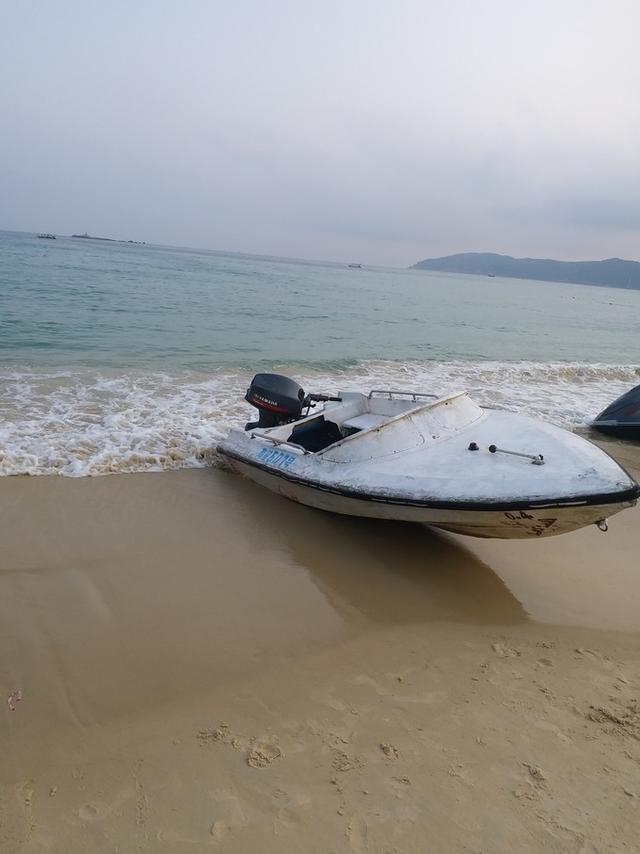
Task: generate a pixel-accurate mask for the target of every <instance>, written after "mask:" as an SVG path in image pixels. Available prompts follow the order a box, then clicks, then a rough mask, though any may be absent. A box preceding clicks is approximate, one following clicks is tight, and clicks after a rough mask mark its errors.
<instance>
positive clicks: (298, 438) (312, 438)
mask: <svg viewBox="0 0 640 854" xmlns="http://www.w3.org/2000/svg"><path fill="white" fill-rule="evenodd" d="M340 439H342V433H341V432H340V428H339V427H338V425H337V424H335V423H334V422H333V421H327V420H326V419H325V417H324V415H321V416H320V417H319V418H314V419H313V421H309V422H308V423H306V424H300V425H299V426H298V427H294V428H293V430H292V431H291V435H290V436H289V438H288V439H287V442H294V443H295V444H296V445H300V446H301V447H303V448H304V449H305V451H311V452H312V453H315V452H316V451H322V450H323V448H328V447H329V445H333V443H334V442H339V441H340Z"/></svg>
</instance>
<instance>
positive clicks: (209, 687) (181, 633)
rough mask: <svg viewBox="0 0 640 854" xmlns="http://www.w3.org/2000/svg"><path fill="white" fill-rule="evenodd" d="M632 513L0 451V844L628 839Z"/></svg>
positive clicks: (635, 571) (636, 710) (625, 453)
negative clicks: (472, 535)
mask: <svg viewBox="0 0 640 854" xmlns="http://www.w3.org/2000/svg"><path fill="white" fill-rule="evenodd" d="M608 449H609V450H610V451H612V450H613V452H614V453H615V454H616V455H618V456H619V457H620V458H621V459H622V460H623V462H624V463H625V464H626V465H627V467H630V468H634V470H635V471H636V473H637V472H638V470H639V469H640V452H639V450H638V449H637V448H633V447H632V446H629V445H622V444H616V443H612V444H611V445H609V446H608ZM639 523H640V510H638V509H637V508H636V509H634V510H630V511H626V512H625V513H623V514H620V515H619V516H617V517H615V518H614V519H613V520H612V522H611V528H610V531H609V533H608V534H606V535H605V534H602V533H600V532H598V531H597V530H595V529H593V530H587V531H583V532H578V533H576V534H570V535H565V536H564V537H559V538H551V539H549V540H544V541H535V542H520V543H503V542H497V541H477V540H470V539H464V538H461V537H457V538H456V537H451V536H443V535H439V534H435V533H433V532H430V531H428V530H426V529H424V528H421V527H420V526H417V525H408V524H380V523H377V522H370V521H367V520H357V519H347V518H341V517H334V516H331V515H329V514H323V513H321V512H319V511H314V510H310V509H308V508H305V507H301V506H299V505H295V504H292V503H289V502H287V501H285V500H284V499H280V498H277V497H275V496H272V495H271V494H269V493H267V492H264V491H262V490H260V489H259V488H258V487H254V486H253V485H251V484H248V483H244V482H242V481H240V480H239V479H237V478H235V477H233V476H231V475H229V474H226V473H224V472H221V471H218V470H197V471H182V472H171V473H163V474H143V475H118V476H113V477H106V478H95V479H81V480H70V479H63V478H33V479H30V478H5V479H0V534H1V540H0V698H1V699H2V708H1V709H0V851H2V852H3V854H4V852H10V854H14V852H34V854H35V852H54V853H55V852H60V853H61V854H75V852H79V853H80V852H81V853H82V854H87V852H114V854H115V852H122V854H128V852H185V854H186V852H200V851H203V852H205V851H214V850H219V851H223V852H230V854H233V852H243V854H245V852H261V854H262V852H265V854H269V852H312V853H313V854H315V852H318V854H320V852H322V854H330V852H335V854H341V853H342V852H381V854H386V853H387V852H388V854H390V852H399V854H404V852H421V854H422V852H438V854H440V852H442V854H447V852H474V854H480V852H483V854H503V852H504V854H507V853H508V854H512V852H538V851H552V852H556V851H557V852H576V853H577V852H584V854H596V852H601V854H604V852H607V854H608V853H609V852H617V851H625V852H632V851H638V850H639V847H640V846H639V843H638V839H639V838H640V656H639V652H640V560H639V559H638V554H639V553H640V549H639V548H638V545H639V543H640V532H639V530H638V529H639V527H640V525H639Z"/></svg>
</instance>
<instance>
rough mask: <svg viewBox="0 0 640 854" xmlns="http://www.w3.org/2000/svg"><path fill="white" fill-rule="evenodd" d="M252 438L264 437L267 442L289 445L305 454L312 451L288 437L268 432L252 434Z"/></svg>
mask: <svg viewBox="0 0 640 854" xmlns="http://www.w3.org/2000/svg"><path fill="white" fill-rule="evenodd" d="M251 438H252V439H264V440H266V441H267V442H273V444H274V445H287V447H289V448H293V449H294V450H296V451H302V453H303V454H310V453H311V451H308V450H307V449H306V448H303V447H302V445H298V444H296V443H295V442H289V441H288V440H287V439H278V438H277V437H276V436H267V434H266V433H255V432H253V433H252V434H251Z"/></svg>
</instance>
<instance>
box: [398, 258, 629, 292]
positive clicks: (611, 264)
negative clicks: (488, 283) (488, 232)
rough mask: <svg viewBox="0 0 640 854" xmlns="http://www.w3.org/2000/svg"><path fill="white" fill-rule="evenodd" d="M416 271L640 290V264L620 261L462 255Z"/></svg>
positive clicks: (420, 265)
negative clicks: (435, 271) (471, 274)
mask: <svg viewBox="0 0 640 854" xmlns="http://www.w3.org/2000/svg"><path fill="white" fill-rule="evenodd" d="M413 269H416V270H439V271H441V272H444V273H475V274H476V275H479V276H506V277H508V278H513V279H537V280H538V281H541V282H569V283H571V284H577V285H600V286H602V287H609V288H638V289H640V263H639V262H638V261H623V260H622V259H621V258H607V259H606V261H553V260H551V259H543V258H512V257H511V256H510V255H496V254H495V253H493V252H463V253H462V254H460V255H447V256H446V257H444V258H427V259H426V260H425V261H418V263H417V264H414V265H413Z"/></svg>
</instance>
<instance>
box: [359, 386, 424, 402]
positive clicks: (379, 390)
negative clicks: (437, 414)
mask: <svg viewBox="0 0 640 854" xmlns="http://www.w3.org/2000/svg"><path fill="white" fill-rule="evenodd" d="M374 394H386V395H388V397H389V400H391V399H392V398H393V395H394V394H397V395H404V396H405V397H407V396H408V397H411V398H413V400H416V398H418V397H432V398H435V399H437V398H438V397H440V395H438V394H427V392H423V391H399V390H397V389H388V388H372V389H371V391H370V392H369V394H368V395H367V397H368V398H369V399H371V398H372V397H373V395H374Z"/></svg>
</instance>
